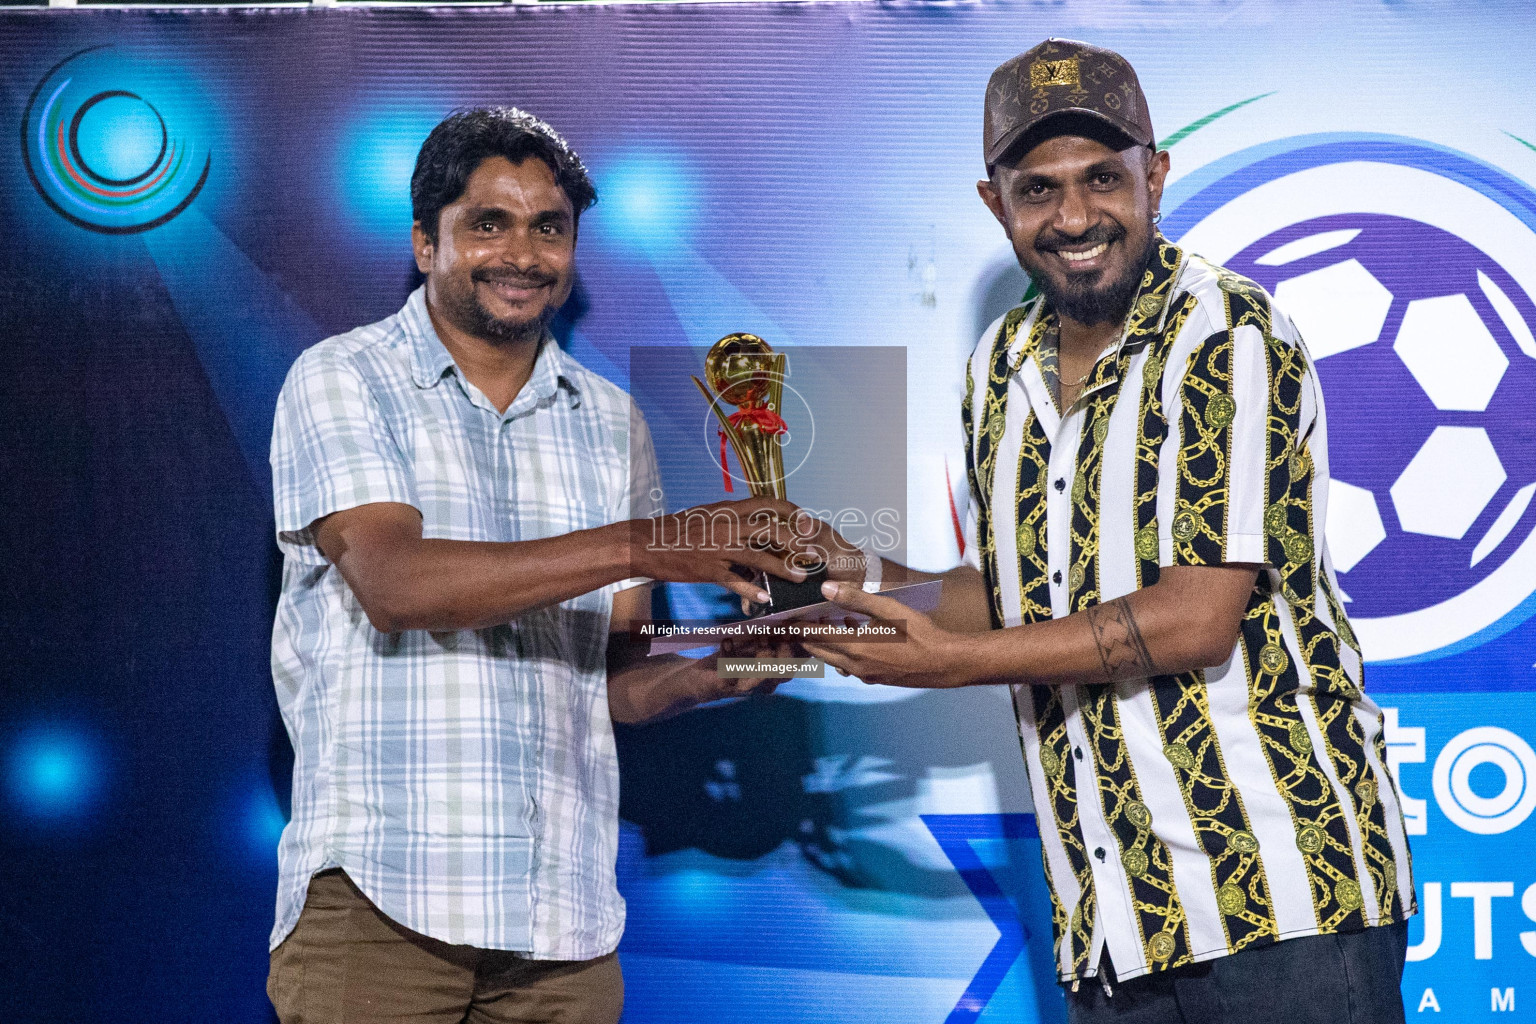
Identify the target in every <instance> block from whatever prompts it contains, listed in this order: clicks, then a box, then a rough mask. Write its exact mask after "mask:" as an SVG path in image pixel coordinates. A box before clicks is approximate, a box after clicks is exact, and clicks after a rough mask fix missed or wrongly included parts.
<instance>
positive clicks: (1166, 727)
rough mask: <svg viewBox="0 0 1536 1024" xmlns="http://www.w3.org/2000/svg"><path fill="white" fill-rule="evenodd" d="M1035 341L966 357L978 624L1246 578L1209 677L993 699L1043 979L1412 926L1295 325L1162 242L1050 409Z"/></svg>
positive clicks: (1002, 327)
mask: <svg viewBox="0 0 1536 1024" xmlns="http://www.w3.org/2000/svg"><path fill="white" fill-rule="evenodd" d="M1055 320H1056V315H1055V313H1054V312H1053V311H1052V310H1051V308H1050V306H1049V304H1048V303H1046V302H1045V301H1044V300H1039V299H1037V300H1035V301H1032V302H1028V303H1026V304H1025V305H1023V306H1020V307H1018V308H1017V309H1015V310H1013V311H1012V312H1011V313H1009V314H1008V315H1007V316H1005V317H1004V318H1003V319H1002V320H1000V321H999V322H998V323H996V324H994V325H993V327H992V328H991V329H990V330H989V331H988V332H987V334H986V335H984V336H983V337H982V339H981V343H980V344H979V345H978V346H977V348H976V352H975V355H974V356H973V357H972V359H971V365H970V373H969V376H968V380H967V384H968V386H967V394H966V400H965V405H964V425H965V435H966V454H967V468H968V470H969V474H970V482H971V498H972V509H973V517H972V520H971V526H970V528H971V537H972V540H973V541H974V543H972V544H970V545H968V551H967V554H968V555H969V556H971V558H972V559H973V564H975V565H976V566H978V567H979V568H980V569H981V570H982V572H983V573H984V575H985V577H986V580H987V584H988V588H989V590H990V591H991V604H992V616H993V623H994V625H996V626H1016V625H1019V624H1021V623H1027V622H1039V621H1042V620H1046V619H1051V618H1060V617H1062V616H1065V615H1070V614H1072V613H1074V612H1080V611H1083V610H1085V609H1087V608H1090V607H1092V606H1093V605H1096V604H1098V603H1100V602H1106V601H1112V600H1114V599H1115V598H1118V597H1121V596H1123V595H1125V594H1128V593H1130V592H1132V591H1134V590H1137V589H1140V588H1142V587H1147V586H1151V585H1152V584H1154V583H1156V582H1157V579H1158V575H1159V573H1160V572H1161V570H1162V569H1163V568H1165V567H1170V566H1197V565H1220V564H1224V563H1254V564H1257V565H1261V566H1262V567H1263V569H1262V571H1261V572H1259V574H1258V580H1257V585H1256V586H1255V587H1254V590H1253V593H1252V594H1251V595H1250V597H1249V599H1248V606H1247V610H1246V612H1245V614H1244V615H1243V620H1242V627H1241V630H1240V633H1239V636H1238V639H1237V642H1236V644H1235V645H1234V646H1233V649H1232V652H1231V654H1230V655H1229V656H1228V658H1227V659H1226V661H1225V662H1224V663H1223V664H1221V665H1217V666H1214V667H1212V668H1208V669H1205V670H1202V671H1193V672H1181V673H1179V674H1177V675H1159V676H1154V677H1152V678H1150V679H1135V680H1129V681H1125V682H1121V683H1117V684H1114V685H1107V684H1106V685H1096V686H1025V685H1016V686H1015V687H1014V688H1013V696H1014V709H1015V711H1016V713H1017V717H1018V723H1019V734H1020V736H1021V737H1022V739H1023V746H1024V754H1025V762H1026V767H1027V768H1028V772H1029V780H1030V786H1031V789H1032V791H1033V793H1034V802H1035V811H1036V815H1037V817H1038V818H1039V822H1040V836H1041V847H1042V852H1043V855H1044V860H1045V868H1046V874H1047V876H1048V878H1049V881H1050V886H1051V894H1052V900H1053V903H1054V910H1055V934H1056V949H1055V954H1056V955H1055V956H1054V957H1053V959H1055V960H1056V963H1057V970H1058V972H1059V974H1060V977H1061V978H1062V979H1063V980H1070V979H1072V978H1075V977H1089V976H1093V975H1094V974H1096V973H1097V972H1098V971H1099V969H1100V967H1101V965H1102V957H1103V955H1104V954H1105V953H1106V952H1107V953H1108V955H1109V957H1110V960H1111V962H1112V963H1113V965H1114V970H1115V973H1116V975H1117V976H1118V977H1120V978H1121V979H1128V978H1134V977H1137V976H1139V975H1142V974H1147V973H1149V972H1152V971H1160V970H1164V969H1166V968H1169V967H1177V966H1180V965H1182V964H1188V963H1191V962H1194V961H1200V960H1210V959H1213V958H1215V957H1221V956H1226V955H1227V954H1229V953H1235V952H1237V951H1239V950H1242V949H1247V948H1251V947H1255V946H1262V945H1265V944H1267V943H1270V942H1275V941H1277V940H1281V939H1287V938H1291V937H1293V936H1299V935H1315V934H1319V933H1329V932H1336V931H1344V930H1348V929H1352V928H1360V927H1364V926H1367V925H1377V924H1385V923H1389V922H1392V921H1397V920H1401V919H1404V918H1406V917H1407V916H1408V915H1410V914H1411V913H1413V907H1414V891H1413V878H1412V874H1411V871H1410V869H1409V859H1408V842H1407V837H1406V834H1405V830H1404V827H1403V817H1402V812H1401V809H1400V802H1399V799H1398V794H1397V791H1396V789H1395V788H1394V786H1393V781H1392V776H1391V775H1390V774H1389V773H1388V772H1387V770H1386V750H1385V747H1384V745H1383V739H1382V717H1381V712H1380V711H1379V710H1378V709H1377V708H1376V705H1375V704H1373V703H1372V702H1371V700H1370V698H1369V697H1367V696H1366V695H1365V694H1364V692H1363V691H1362V688H1361V687H1362V673H1361V658H1360V652H1359V648H1358V645H1357V644H1356V642H1355V638H1354V633H1353V632H1352V631H1351V629H1350V626H1349V620H1348V618H1347V617H1346V616H1345V614H1344V605H1343V600H1342V598H1341V596H1340V592H1339V588H1338V583H1337V581H1336V580H1335V578H1334V571H1333V566H1332V564H1331V563H1330V560H1329V556H1328V547H1327V544H1326V542H1325V540H1324V536H1323V524H1324V523H1325V522H1326V521H1327V515H1328V438H1327V428H1326V417H1325V415H1324V409H1323V401H1322V394H1321V392H1320V390H1319V388H1318V385H1317V375H1316V373H1315V371H1314V370H1313V368H1312V364H1311V361H1310V360H1309V359H1308V357H1307V353H1306V349H1305V348H1304V346H1303V345H1302V342H1301V338H1300V337H1299V335H1298V334H1297V333H1296V328H1295V326H1294V325H1293V324H1292V323H1291V322H1290V320H1289V319H1288V318H1287V317H1286V316H1285V315H1284V314H1283V313H1281V312H1279V311H1278V310H1276V309H1274V308H1273V305H1272V303H1271V301H1270V298H1269V296H1268V295H1267V294H1265V292H1264V290H1263V289H1262V288H1260V287H1259V286H1258V285H1256V284H1254V283H1253V282H1252V281H1248V280H1246V279H1244V278H1240V277H1237V276H1236V275H1234V274H1232V273H1230V272H1228V271H1226V270H1223V269H1221V268H1220V267H1216V266H1213V265H1212V264H1210V263H1207V262H1206V261H1204V260H1202V259H1200V258H1199V257H1194V256H1185V254H1184V253H1182V252H1181V251H1180V250H1179V249H1178V248H1176V247H1175V246H1173V245H1170V244H1168V243H1167V242H1166V241H1161V240H1160V245H1159V247H1158V249H1157V252H1156V254H1155V255H1154V257H1153V259H1152V261H1151V265H1150V266H1149V267H1148V269H1147V271H1146V273H1145V275H1144V277H1143V279H1142V282H1141V289H1140V292H1139V294H1138V295H1137V298H1136V301H1135V303H1134V305H1133V306H1132V309H1131V312H1130V314H1129V318H1128V321H1127V323H1126V330H1125V335H1124V337H1123V339H1122V341H1121V343H1120V344H1119V345H1118V346H1116V347H1114V348H1112V349H1111V350H1110V351H1108V352H1107V353H1105V354H1104V355H1103V356H1102V357H1101V358H1100V359H1099V361H1098V363H1097V364H1096V365H1095V367H1094V369H1093V371H1092V373H1091V374H1090V376H1089V379H1088V381H1087V383H1086V385H1085V387H1084V389H1083V393H1082V395H1081V397H1080V398H1079V399H1078V400H1077V401H1076V402H1075V403H1074V404H1073V406H1072V407H1071V408H1069V409H1065V410H1063V409H1060V408H1058V406H1057V403H1056V399H1055V397H1054V396H1053V394H1052V391H1053V389H1052V387H1051V377H1052V376H1053V375H1054V374H1055V373H1056V366H1057V361H1056V353H1055V350H1054V347H1053V344H1054V343H1053V341H1052V339H1053V338H1054V332H1053V331H1052V327H1053V325H1054V324H1055Z"/></svg>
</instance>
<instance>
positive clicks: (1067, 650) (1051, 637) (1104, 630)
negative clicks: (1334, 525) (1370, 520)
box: [956, 570, 1253, 685]
mask: <svg viewBox="0 0 1536 1024" xmlns="http://www.w3.org/2000/svg"><path fill="white" fill-rule="evenodd" d="M1243 571H1246V572H1247V588H1249V589H1251V585H1252V578H1253V577H1252V572H1251V570H1239V572H1238V577H1237V579H1236V580H1228V581H1227V583H1226V586H1227V589H1229V590H1232V589H1233V587H1234V584H1236V586H1237V589H1236V592H1235V594H1234V596H1235V597H1236V598H1237V600H1235V601H1234V600H1225V601H1212V600H1210V599H1209V595H1205V594H1198V593H1192V592H1191V587H1190V585H1189V581H1188V580H1177V581H1170V582H1169V583H1167V584H1165V583H1158V584H1155V585H1153V586H1151V587H1147V588H1145V589H1143V590H1138V591H1135V592H1134V593H1131V594H1129V595H1127V596H1125V597H1121V598H1117V599H1115V600H1113V601H1109V602H1106V603H1104V604H1101V605H1096V606H1094V607H1093V608H1090V609H1088V610H1086V611H1083V612H1078V613H1075V614H1073V615H1068V616H1065V617H1063V618H1060V619H1053V620H1050V621H1048V622H1038V623H1032V624H1029V625H1025V626H1015V627H1012V628H1009V629H999V630H993V631H991V632H988V633H986V634H984V635H982V636H979V637H968V638H966V641H965V643H963V644H957V645H956V647H957V659H956V660H957V668H956V671H957V673H958V674H959V675H960V676H961V677H962V679H961V681H962V682H963V683H966V684H971V683H1013V682H1027V683H1034V684H1047V685H1058V684H1081V683H1090V684H1091V683H1111V682H1120V681H1122V680H1126V679H1141V678H1146V677H1148V676H1153V675H1165V674H1174V673H1179V672H1187V671H1190V670H1193V669H1203V668H1210V667H1211V666H1213V665H1219V664H1221V663H1222V662H1224V661H1226V659H1227V657H1228V656H1229V655H1230V654H1231V653H1232V649H1233V646H1234V644H1235V643H1236V639H1237V632H1238V627H1239V623H1240V621H1241V612H1242V608H1243V607H1244V605H1243V602H1242V600H1241V597H1242V594H1243V593H1245V592H1246V591H1245V590H1244V589H1243V587H1242V586H1241V578H1242V572H1243Z"/></svg>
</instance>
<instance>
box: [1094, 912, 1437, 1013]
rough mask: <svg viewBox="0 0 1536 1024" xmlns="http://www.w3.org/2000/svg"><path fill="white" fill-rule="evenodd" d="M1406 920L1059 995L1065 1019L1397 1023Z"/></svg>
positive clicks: (1276, 945)
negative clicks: (1064, 1006)
mask: <svg viewBox="0 0 1536 1024" xmlns="http://www.w3.org/2000/svg"><path fill="white" fill-rule="evenodd" d="M1407 950H1408V922H1406V921H1402V922H1399V923H1398V924H1390V925H1383V926H1381V927H1379V928H1366V929H1364V930H1362V931H1355V932H1341V933H1339V934H1337V935H1308V936H1304V937H1302V938H1297V939H1286V940H1285V941H1284V942H1275V943H1271V944H1270V945H1268V946H1260V947H1258V948H1257V949H1248V950H1244V951H1243V952H1241V953H1234V954H1232V955H1231V956H1224V957H1221V958H1220V959H1217V960H1208V961H1206V962H1205V963H1200V964H1190V965H1189V966H1188V967H1179V968H1176V969H1174V970H1171V971H1163V972H1161V973H1158V974H1150V975H1146V976H1145V977H1141V978H1136V979H1134V980H1132V981H1127V982H1125V983H1124V984H1116V983H1114V982H1111V983H1110V987H1111V988H1112V989H1113V992H1114V994H1113V995H1107V994H1105V992H1104V988H1103V986H1102V985H1101V984H1100V983H1099V980H1098V979H1097V978H1090V979H1087V980H1085V981H1083V982H1081V983H1080V984H1079V985H1078V990H1077V991H1076V992H1070V991H1069V992H1068V993H1067V1020H1068V1021H1069V1022H1070V1024H1100V1022H1101V1021H1104V1022H1107V1021H1113V1022H1115V1024H1226V1022H1229V1021H1230V1022H1231V1024H1403V997H1402V991H1401V985H1402V982H1403V961H1404V959H1405V957H1406V954H1407Z"/></svg>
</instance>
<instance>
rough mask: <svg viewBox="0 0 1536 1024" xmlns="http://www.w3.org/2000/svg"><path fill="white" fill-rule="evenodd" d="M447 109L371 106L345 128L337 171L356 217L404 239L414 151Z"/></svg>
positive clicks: (367, 225) (408, 221)
mask: <svg viewBox="0 0 1536 1024" xmlns="http://www.w3.org/2000/svg"><path fill="white" fill-rule="evenodd" d="M446 112H447V110H446V108H444V109H443V110H437V109H426V108H422V107H412V108H391V109H382V110H380V109H371V110H369V111H368V112H367V113H366V114H365V115H363V116H362V117H360V118H359V119H358V120H357V121H356V122H355V123H354V124H353V125H352V126H351V129H350V130H349V131H346V132H344V133H343V136H342V143H341V146H340V148H339V149H338V150H337V163H336V174H337V181H338V183H339V185H340V191H341V193H342V195H344V196H345V197H346V201H347V205H348V208H349V209H350V210H351V212H352V214H353V217H354V218H355V219H356V220H357V222H358V223H359V224H360V225H362V226H363V227H365V228H367V229H369V230H370V231H373V232H375V233H377V234H379V235H385V236H389V237H390V238H392V239H397V240H400V241H402V242H404V241H405V240H406V239H407V238H408V236H409V233H410V230H411V172H412V171H414V170H415V169H416V154H417V152H418V151H420V149H421V144H422V143H423V142H425V141H426V138H427V136H428V135H430V134H431V132H432V129H433V128H434V127H436V126H437V123H438V122H439V121H440V120H442V118H443V116H444V115H445V114H446Z"/></svg>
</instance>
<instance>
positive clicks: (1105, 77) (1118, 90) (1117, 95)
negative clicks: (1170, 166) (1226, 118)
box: [981, 39, 1152, 171]
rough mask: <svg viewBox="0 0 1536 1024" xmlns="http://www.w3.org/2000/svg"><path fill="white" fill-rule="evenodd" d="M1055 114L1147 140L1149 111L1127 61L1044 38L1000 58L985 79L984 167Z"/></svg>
mask: <svg viewBox="0 0 1536 1024" xmlns="http://www.w3.org/2000/svg"><path fill="white" fill-rule="evenodd" d="M1058 114H1079V115H1087V116H1089V117H1095V118H1098V119H1099V120H1101V121H1104V122H1105V123H1107V124H1108V125H1110V126H1111V127H1112V128H1115V129H1116V130H1118V131H1120V132H1121V133H1122V134H1124V135H1125V136H1126V137H1127V138H1129V139H1130V140H1131V141H1132V142H1134V143H1136V144H1138V145H1142V146H1150V145H1152V115H1151V113H1149V112H1148V110H1147V98H1146V96H1145V95H1143V94H1142V91H1141V83H1140V82H1138V81H1137V80H1136V71H1135V69H1133V68H1132V67H1131V64H1130V61H1128V60H1126V59H1125V58H1124V57H1122V56H1120V55H1119V54H1118V53H1116V52H1115V51H1113V50H1106V49H1104V48H1103V47H1099V46H1089V45H1088V44H1087V43H1079V42H1077V41H1075V40H1072V39H1047V40H1046V41H1045V42H1043V43H1041V44H1039V45H1038V46H1036V47H1034V48H1033V49H1030V50H1029V51H1027V52H1025V53H1021V54H1019V55H1018V56H1017V57H1015V58H1013V59H1012V60H1010V61H1005V62H1004V63H1003V64H1001V65H1000V66H999V67H998V69H997V70H996V71H994V72H992V78H991V80H990V81H988V82H987V103H986V108H985V113H984V115H983V119H984V124H983V126H982V133H981V145H982V152H983V154H984V155H985V156H986V160H987V169H988V170H989V171H990V170H991V168H992V166H993V165H994V164H996V163H997V161H998V160H999V159H1000V158H1001V157H1002V155H1003V154H1004V153H1006V152H1007V151H1008V147H1009V146H1012V145H1013V144H1014V143H1015V142H1017V141H1018V140H1019V139H1020V137H1022V136H1023V135H1024V133H1025V132H1027V131H1029V130H1030V129H1031V128H1034V127H1035V126H1036V125H1038V124H1040V123H1041V122H1043V121H1045V120H1046V119H1047V118H1051V117H1055V116H1056V115H1058Z"/></svg>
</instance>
